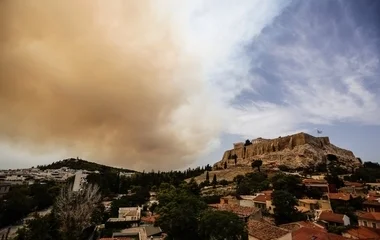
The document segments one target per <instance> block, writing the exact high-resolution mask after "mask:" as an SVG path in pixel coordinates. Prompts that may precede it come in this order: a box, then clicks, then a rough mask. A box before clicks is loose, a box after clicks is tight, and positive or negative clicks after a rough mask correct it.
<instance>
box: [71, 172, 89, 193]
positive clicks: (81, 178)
mask: <svg viewBox="0 0 380 240" xmlns="http://www.w3.org/2000/svg"><path fill="white" fill-rule="evenodd" d="M86 177H87V174H84V173H83V171H82V170H79V171H77V172H76V173H75V179H74V184H73V191H74V192H77V191H79V190H80V189H81V188H82V187H83V184H85V183H86Z"/></svg>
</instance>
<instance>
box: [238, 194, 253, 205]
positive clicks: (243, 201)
mask: <svg viewBox="0 0 380 240" xmlns="http://www.w3.org/2000/svg"><path fill="white" fill-rule="evenodd" d="M255 197H256V196H254V195H240V201H239V205H240V206H242V207H254V206H255V203H254V202H253V199H254V198H255Z"/></svg>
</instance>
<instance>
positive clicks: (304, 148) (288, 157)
mask: <svg viewBox="0 0 380 240" xmlns="http://www.w3.org/2000/svg"><path fill="white" fill-rule="evenodd" d="M252 142H253V144H251V145H248V146H245V144H244V143H243V142H240V143H235V144H234V145H233V149H231V150H227V151H226V152H225V153H224V155H223V159H222V160H221V161H219V162H218V163H216V164H215V167H221V166H224V165H225V163H227V166H238V165H248V166H250V163H251V162H252V160H255V159H262V160H263V162H264V164H265V163H270V162H272V163H273V162H276V163H277V164H289V165H293V166H295V165H307V164H309V163H312V162H314V163H316V162H320V161H323V158H324V156H325V155H326V154H328V153H330V154H335V155H337V156H338V158H339V159H340V160H341V161H343V162H348V163H349V164H351V163H352V164H351V165H355V164H357V160H356V157H355V156H354V154H353V153H352V152H351V151H349V150H346V149H342V148H338V147H336V146H334V145H332V144H330V139H329V138H328V137H314V136H312V135H310V134H307V133H303V132H301V133H297V134H294V135H289V136H285V137H278V138H275V139H263V138H257V139H254V140H252ZM235 155H236V156H237V158H236V160H235Z"/></svg>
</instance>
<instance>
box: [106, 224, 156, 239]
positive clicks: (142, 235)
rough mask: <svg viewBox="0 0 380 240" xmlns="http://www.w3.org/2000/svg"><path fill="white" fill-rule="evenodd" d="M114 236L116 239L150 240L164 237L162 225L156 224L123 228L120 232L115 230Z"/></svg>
mask: <svg viewBox="0 0 380 240" xmlns="http://www.w3.org/2000/svg"><path fill="white" fill-rule="evenodd" d="M112 237H113V238H114V239H115V238H116V239H120V240H125V239H128V240H129V239H131V240H135V239H136V240H149V239H156V240H162V239H163V232H162V230H161V228H160V227H154V226H144V227H134V228H127V229H124V230H121V231H120V232H115V233H113V234H112Z"/></svg>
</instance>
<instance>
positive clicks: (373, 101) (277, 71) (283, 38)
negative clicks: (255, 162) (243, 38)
mask: <svg viewBox="0 0 380 240" xmlns="http://www.w3.org/2000/svg"><path fill="white" fill-rule="evenodd" d="M301 3H302V5H303V6H302V7H300V8H298V9H297V10H296V11H295V12H291V13H290V14H288V15H287V16H286V17H285V16H283V18H282V20H283V22H276V24H275V25H274V26H271V27H270V28H269V29H268V31H266V32H265V33H264V34H262V35H261V36H259V38H258V39H257V41H255V42H254V43H253V49H255V50H254V51H256V52H258V53H259V54H257V55H256V56H255V53H254V54H253V56H255V57H256V58H255V59H257V58H258V59H259V60H260V58H267V59H269V61H267V62H266V64H263V63H262V62H258V63H253V65H254V66H256V67H260V68H265V69H266V70H267V71H269V72H270V73H271V74H273V75H274V76H275V77H276V78H277V79H279V80H278V82H277V84H278V85H277V86H276V85H275V84H273V86H272V87H273V88H275V89H278V93H279V94H278V96H271V97H272V98H273V101H270V100H267V101H269V102H267V103H259V106H265V107H258V104H257V103H256V104H252V105H248V106H245V108H244V110H238V112H239V114H238V115H239V116H240V117H238V118H237V121H236V122H235V124H233V125H232V127H231V128H230V132H231V133H238V134H243V135H251V136H256V137H257V136H261V135H265V136H273V135H281V134H283V133H286V132H296V131H298V130H299V129H302V128H301V127H300V126H302V125H305V124H310V123H312V124H333V123H336V122H339V121H343V122H356V123H361V124H375V125H378V124H379V123H380V96H379V93H380V92H379V89H371V88H370V87H368V85H369V84H370V83H373V82H372V81H374V79H376V78H378V77H379V76H380V75H379V73H380V67H379V57H378V51H377V50H376V47H377V45H376V42H375V41H373V39H369V38H368V35H367V34H366V32H365V28H358V27H357V26H356V24H355V22H354V21H352V16H351V15H350V14H349V13H348V12H347V11H348V10H347V9H346V8H344V7H341V8H340V9H339V10H338V11H344V12H342V14H341V16H342V17H341V18H340V19H338V20H339V21H338V20H336V21H335V20H334V19H331V18H328V17H327V18H325V17H326V16H324V14H326V13H324V12H316V11H314V8H313V7H312V6H310V4H311V2H301ZM313 4H315V2H314V3H313ZM342 4H344V2H342ZM343 31H344V32H343ZM268 62H269V63H268ZM252 74H259V73H255V72H253V73H252ZM267 97H268V96H267ZM306 130H307V129H306Z"/></svg>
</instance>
